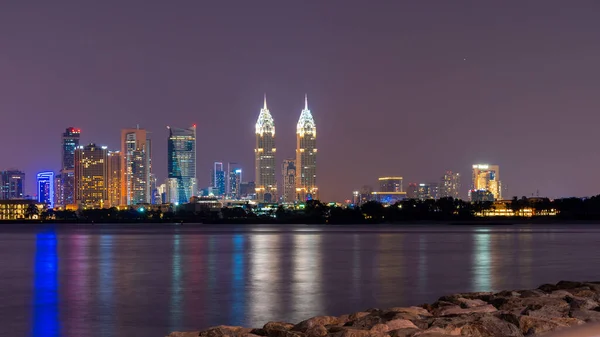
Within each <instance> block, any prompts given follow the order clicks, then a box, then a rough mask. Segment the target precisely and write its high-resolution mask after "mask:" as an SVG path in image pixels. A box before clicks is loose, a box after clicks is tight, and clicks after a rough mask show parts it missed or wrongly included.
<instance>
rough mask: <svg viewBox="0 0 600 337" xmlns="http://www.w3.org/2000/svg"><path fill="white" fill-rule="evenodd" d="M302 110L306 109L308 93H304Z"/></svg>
mask: <svg viewBox="0 0 600 337" xmlns="http://www.w3.org/2000/svg"><path fill="white" fill-rule="evenodd" d="M304 110H308V95H307V94H304Z"/></svg>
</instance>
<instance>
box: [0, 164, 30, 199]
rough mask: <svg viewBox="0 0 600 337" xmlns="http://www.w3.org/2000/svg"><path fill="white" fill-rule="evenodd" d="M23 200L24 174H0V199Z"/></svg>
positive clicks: (9, 171)
mask: <svg viewBox="0 0 600 337" xmlns="http://www.w3.org/2000/svg"><path fill="white" fill-rule="evenodd" d="M24 198H25V173H24V172H21V171H17V170H8V171H3V172H0V199H3V200H12V199H24Z"/></svg>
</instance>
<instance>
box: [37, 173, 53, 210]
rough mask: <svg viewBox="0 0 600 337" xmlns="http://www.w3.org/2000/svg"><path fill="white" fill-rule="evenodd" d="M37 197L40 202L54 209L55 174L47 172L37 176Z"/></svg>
mask: <svg viewBox="0 0 600 337" xmlns="http://www.w3.org/2000/svg"><path fill="white" fill-rule="evenodd" d="M36 192H37V196H38V199H37V200H38V202H43V203H45V204H46V205H48V208H54V172H52V171H45V172H40V173H38V174H37V190H36Z"/></svg>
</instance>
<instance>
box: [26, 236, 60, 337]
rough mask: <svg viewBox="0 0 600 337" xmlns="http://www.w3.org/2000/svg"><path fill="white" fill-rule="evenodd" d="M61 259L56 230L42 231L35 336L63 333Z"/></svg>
mask: <svg viewBox="0 0 600 337" xmlns="http://www.w3.org/2000/svg"><path fill="white" fill-rule="evenodd" d="M58 262H59V259H58V251H57V239H56V234H55V233H54V232H52V231H48V232H41V233H38V234H37V236H36V243H35V265H34V289H33V304H34V305H33V307H34V311H33V326H32V328H33V331H32V336H48V337H59V336H60V331H61V326H60V320H59V311H58V308H59V307H58V302H59V298H58V294H59V283H58Z"/></svg>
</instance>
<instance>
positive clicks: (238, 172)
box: [227, 163, 242, 199]
mask: <svg viewBox="0 0 600 337" xmlns="http://www.w3.org/2000/svg"><path fill="white" fill-rule="evenodd" d="M227 172H228V177H227V195H228V197H229V198H231V199H239V198H240V184H241V183H242V169H241V168H240V167H239V165H238V164H237V163H229V164H227Z"/></svg>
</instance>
